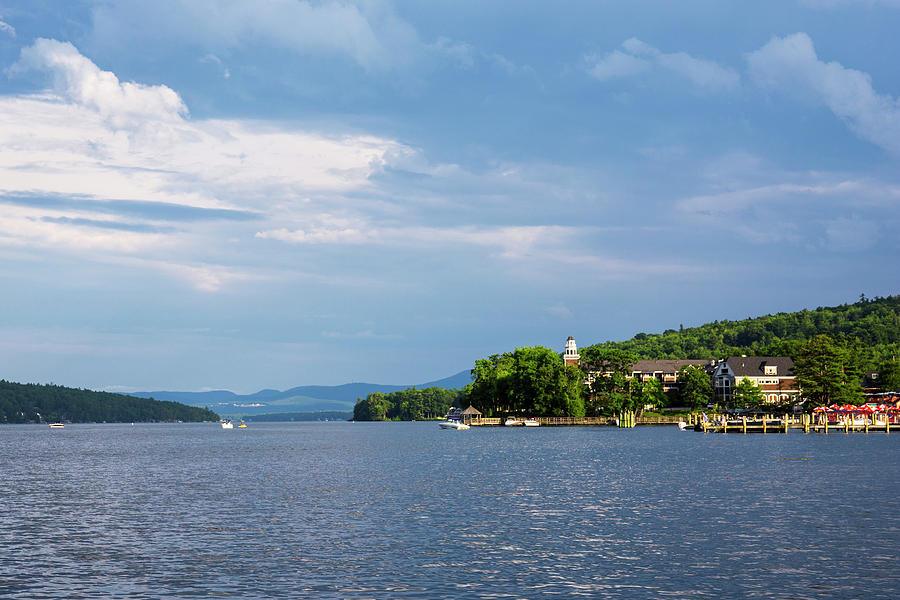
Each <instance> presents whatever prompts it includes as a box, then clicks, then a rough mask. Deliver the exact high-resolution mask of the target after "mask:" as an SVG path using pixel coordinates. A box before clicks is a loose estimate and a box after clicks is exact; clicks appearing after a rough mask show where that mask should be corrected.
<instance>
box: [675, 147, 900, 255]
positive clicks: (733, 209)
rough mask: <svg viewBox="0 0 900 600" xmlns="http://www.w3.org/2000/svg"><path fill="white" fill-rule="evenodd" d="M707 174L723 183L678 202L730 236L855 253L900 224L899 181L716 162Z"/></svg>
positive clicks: (689, 215)
mask: <svg viewBox="0 0 900 600" xmlns="http://www.w3.org/2000/svg"><path fill="white" fill-rule="evenodd" d="M747 162H751V161H747ZM755 162H760V161H755ZM760 166H761V167H765V166H766V165H765V164H764V163H762V162H760ZM707 176H708V177H709V178H710V184H711V185H712V187H714V188H719V190H718V191H715V192H712V193H709V194H702V195H696V196H692V197H689V198H685V199H683V200H681V201H679V202H678V203H677V205H676V209H677V211H678V213H679V214H680V216H681V218H682V219H683V220H684V221H685V222H686V224H687V226H690V227H698V226H702V227H704V228H705V229H707V230H709V231H714V232H717V233H719V234H721V235H725V236H726V237H727V236H729V235H732V236H736V237H737V238H741V239H744V240H747V241H749V242H751V243H754V244H765V245H771V244H783V243H788V244H791V245H795V246H801V247H804V248H808V249H815V250H816V251H819V250H823V249H827V250H831V251H835V252H851V251H858V250H865V249H868V248H871V247H873V246H874V245H875V244H877V243H878V242H879V241H880V236H881V232H882V229H885V230H887V229H890V228H892V227H896V226H898V225H900V222H898V216H897V211H896V206H897V203H898V202H900V186H897V185H896V184H892V183H884V182H880V181H877V180H866V179H853V178H839V177H836V176H834V175H829V174H823V173H814V172H813V173H789V172H784V173H781V172H776V171H775V170H772V171H767V170H766V169H765V168H760V169H758V170H736V171H735V170H732V171H728V170H726V171H724V172H723V171H721V170H719V169H713V170H711V171H710V172H709V173H708V174H707ZM779 179H780V180H781V181H777V182H772V180H779ZM765 180H768V182H766V181H765ZM761 181H762V182H761ZM879 223H880V224H881V226H879V225H878V224H879ZM882 226H883V227H882Z"/></svg>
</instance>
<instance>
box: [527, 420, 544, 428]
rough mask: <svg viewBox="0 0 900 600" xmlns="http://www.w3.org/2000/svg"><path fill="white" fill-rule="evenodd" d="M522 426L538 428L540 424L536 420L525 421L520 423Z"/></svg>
mask: <svg viewBox="0 0 900 600" xmlns="http://www.w3.org/2000/svg"><path fill="white" fill-rule="evenodd" d="M522 424H523V425H524V426H525V427H540V425H541V422H540V421H538V420H537V419H525V420H524V421H522Z"/></svg>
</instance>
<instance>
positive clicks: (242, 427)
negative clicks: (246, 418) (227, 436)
mask: <svg viewBox="0 0 900 600" xmlns="http://www.w3.org/2000/svg"><path fill="white" fill-rule="evenodd" d="M246 428H247V424H246V423H244V422H243V421H241V424H240V425H238V429H246Z"/></svg>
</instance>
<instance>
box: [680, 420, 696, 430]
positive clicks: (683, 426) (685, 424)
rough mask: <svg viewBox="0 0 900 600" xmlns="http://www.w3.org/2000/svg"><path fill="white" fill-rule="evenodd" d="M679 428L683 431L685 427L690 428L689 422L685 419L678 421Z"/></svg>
mask: <svg viewBox="0 0 900 600" xmlns="http://www.w3.org/2000/svg"><path fill="white" fill-rule="evenodd" d="M678 429H680V430H681V431H684V430H685V429H689V427H688V424H687V423H685V422H684V421H678ZM690 429H693V427H690Z"/></svg>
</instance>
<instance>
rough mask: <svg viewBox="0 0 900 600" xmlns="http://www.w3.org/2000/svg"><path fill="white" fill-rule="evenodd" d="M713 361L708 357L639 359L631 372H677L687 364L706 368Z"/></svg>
mask: <svg viewBox="0 0 900 600" xmlns="http://www.w3.org/2000/svg"><path fill="white" fill-rule="evenodd" d="M712 362H713V361H711V360H709V359H707V358H687V359H677V360H675V359H663V360H639V361H637V362H636V363H634V365H632V367H631V372H632V373H636V372H640V373H656V372H658V371H662V372H663V373H677V372H678V370H679V369H680V368H681V367H683V366H685V365H694V366H697V367H703V368H706V367H708V366H709V365H710V363H712Z"/></svg>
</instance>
